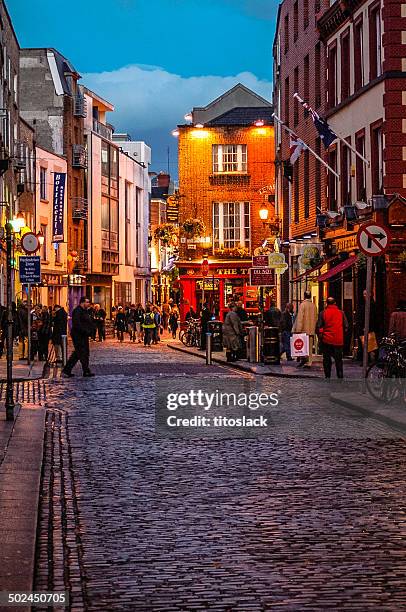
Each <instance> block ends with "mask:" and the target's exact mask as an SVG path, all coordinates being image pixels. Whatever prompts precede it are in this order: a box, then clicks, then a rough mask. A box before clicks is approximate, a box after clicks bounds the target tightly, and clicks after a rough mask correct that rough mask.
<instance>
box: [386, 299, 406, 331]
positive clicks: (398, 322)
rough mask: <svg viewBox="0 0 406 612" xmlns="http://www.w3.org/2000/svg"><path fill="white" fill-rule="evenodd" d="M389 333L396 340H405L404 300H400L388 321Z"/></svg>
mask: <svg viewBox="0 0 406 612" xmlns="http://www.w3.org/2000/svg"><path fill="white" fill-rule="evenodd" d="M389 333H390V334H395V335H396V337H397V338H398V340H405V339H406V300H400V301H399V302H398V305H397V306H396V308H395V310H394V311H393V312H392V314H391V316H390V320H389Z"/></svg>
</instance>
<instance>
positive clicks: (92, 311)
mask: <svg viewBox="0 0 406 612" xmlns="http://www.w3.org/2000/svg"><path fill="white" fill-rule="evenodd" d="M89 304H90V305H89V308H88V309H87V312H88V314H89V316H90V318H91V319H92V322H93V331H92V335H91V336H90V337H91V339H92V340H93V341H95V340H96V330H97V325H96V320H95V313H96V304H92V303H91V302H89Z"/></svg>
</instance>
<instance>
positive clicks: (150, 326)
mask: <svg viewBox="0 0 406 612" xmlns="http://www.w3.org/2000/svg"><path fill="white" fill-rule="evenodd" d="M142 327H143V330H144V346H151V342H152V340H153V332H154V329H155V321H154V313H153V312H152V310H151V306H147V307H146V309H145V314H144V320H143V323H142Z"/></svg>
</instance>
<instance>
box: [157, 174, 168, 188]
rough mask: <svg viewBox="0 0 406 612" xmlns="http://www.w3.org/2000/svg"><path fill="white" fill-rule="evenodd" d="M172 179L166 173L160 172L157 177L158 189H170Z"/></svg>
mask: <svg viewBox="0 0 406 612" xmlns="http://www.w3.org/2000/svg"><path fill="white" fill-rule="evenodd" d="M170 180H171V177H170V175H169V174H167V173H166V172H160V173H159V174H158V176H157V181H158V187H166V188H168V189H169V182H170Z"/></svg>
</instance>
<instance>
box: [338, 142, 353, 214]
mask: <svg viewBox="0 0 406 612" xmlns="http://www.w3.org/2000/svg"><path fill="white" fill-rule="evenodd" d="M345 140H346V141H347V142H348V143H350V144H351V138H346V139H345ZM340 184H341V205H342V206H349V205H350V204H352V201H351V200H352V195H351V151H350V149H349V148H348V147H347V146H346V145H345V144H344V143H341V181H340Z"/></svg>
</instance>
